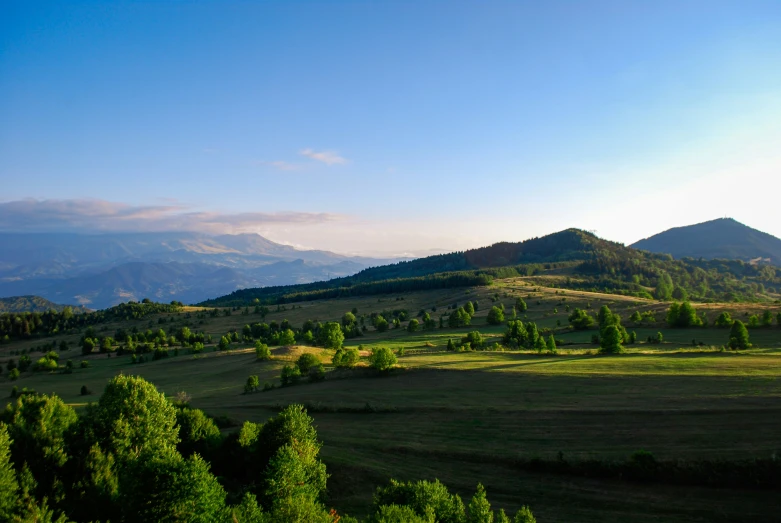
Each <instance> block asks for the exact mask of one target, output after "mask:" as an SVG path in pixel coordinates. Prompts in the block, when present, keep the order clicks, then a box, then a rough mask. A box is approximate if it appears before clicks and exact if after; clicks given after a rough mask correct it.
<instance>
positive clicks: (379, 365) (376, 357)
mask: <svg viewBox="0 0 781 523" xmlns="http://www.w3.org/2000/svg"><path fill="white" fill-rule="evenodd" d="M369 365H371V367H372V368H373V369H376V370H378V371H380V372H384V371H387V370H390V369H392V368H393V367H394V366H395V365H396V355H395V354H393V351H392V350H390V349H389V348H387V347H382V348H379V349H372V354H371V356H369Z"/></svg>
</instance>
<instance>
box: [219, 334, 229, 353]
mask: <svg viewBox="0 0 781 523" xmlns="http://www.w3.org/2000/svg"><path fill="white" fill-rule="evenodd" d="M230 346H231V340H230V339H229V338H228V337H227V336H223V337H221V338H220V342H219V349H220V350H228V349H229V348H230Z"/></svg>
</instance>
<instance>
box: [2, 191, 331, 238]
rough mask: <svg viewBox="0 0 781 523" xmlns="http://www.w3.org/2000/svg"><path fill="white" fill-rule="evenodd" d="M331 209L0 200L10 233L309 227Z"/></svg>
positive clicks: (326, 218) (326, 216)
mask: <svg viewBox="0 0 781 523" xmlns="http://www.w3.org/2000/svg"><path fill="white" fill-rule="evenodd" d="M339 219H341V216H340V215H337V214H331V213H309V212H290V211H288V212H240V213H220V212H213V211H197V210H193V209H191V208H189V207H188V206H186V205H182V204H177V205H128V204H124V203H119V202H109V201H106V200H95V199H74V200H35V199H25V200H17V201H11V202H0V230H4V231H11V232H23V231H31V232H65V231H73V232H99V231H105V232H108V231H125V232H129V231H144V232H146V231H200V232H206V233H215V234H221V233H239V232H254V231H256V230H257V229H258V228H260V227H266V226H279V225H313V224H320V223H326V222H333V221H337V220H339Z"/></svg>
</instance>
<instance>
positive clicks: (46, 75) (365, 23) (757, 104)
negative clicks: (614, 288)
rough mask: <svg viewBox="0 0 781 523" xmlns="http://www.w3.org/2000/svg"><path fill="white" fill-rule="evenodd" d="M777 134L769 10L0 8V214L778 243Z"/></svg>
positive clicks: (302, 231) (77, 224)
mask: <svg viewBox="0 0 781 523" xmlns="http://www.w3.org/2000/svg"><path fill="white" fill-rule="evenodd" d="M779 144H781V3H779V2H777V1H769V2H754V1H741V2H738V1H733V2H718V1H712V0H711V1H676V2H639V1H638V2H631V1H614V2H564V1H558V2H557V1H553V2H444V1H443V2H411V1H410V2H401V1H393V2H379V1H378V2H368V1H367V2H338V1H328V2H325V1H324V2H314V1H308V2H240V3H233V2H199V1H189V2H185V1H179V2H162V1H160V2H132V3H131V2H128V3H124V2H110V3H109V2H67V3H65V2H29V1H19V2H11V1H4V2H2V3H0V180H2V191H0V208H2V207H3V206H5V210H6V212H5V215H6V217H5V218H4V219H3V220H0V226H2V227H5V228H14V227H18V228H29V230H44V229H47V230H48V229H51V230H58V229H59V228H62V227H63V226H64V225H67V226H69V227H71V228H75V229H77V230H79V229H84V230H94V229H102V230H130V229H139V230H160V229H167V228H189V229H196V230H205V231H209V232H241V231H257V232H260V233H262V234H264V235H266V236H268V237H269V238H271V239H274V240H276V241H281V242H284V243H291V244H293V245H298V246H302V247H310V248H323V249H330V250H336V251H340V252H351V253H363V254H379V253H383V254H400V253H413V254H424V253H426V252H428V251H430V250H450V249H461V248H466V247H472V246H480V245H485V244H489V243H492V242H495V241H500V240H507V241H517V240H521V239H525V238H528V237H531V236H537V235H543V234H547V233H549V232H554V231H556V230H560V229H563V228H566V227H580V228H584V229H591V230H597V232H598V234H599V235H600V236H603V237H606V238H609V239H613V240H617V241H622V242H626V243H631V242H634V241H636V240H638V239H640V238H642V237H645V236H649V235H651V234H654V233H656V232H659V231H661V230H663V229H666V228H669V227H672V226H676V225H686V224H690V223H696V222H701V221H705V220H708V219H712V218H716V217H722V216H725V215H728V216H732V217H734V218H736V219H738V220H740V221H742V222H744V223H746V224H748V225H751V226H753V227H756V228H759V229H761V230H764V231H767V232H770V233H771V234H775V235H776V236H781V220H780V219H779V217H781V210H780V209H779V196H778V195H779V194H781V182H779V179H780V178H781V176H780V175H781V146H780V145H779ZM30 199H32V200H30ZM96 209H97V210H96ZM10 210H13V212H14V216H19V220H18V222H15V221H14V218H13V216H12V217H10V218H9V217H8V216H7V215H8V214H9V213H10ZM24 213H28V214H30V215H31V216H33V218H31V217H30V216H22V215H23V214H24ZM0 214H1V213H0ZM35 216H37V217H39V219H38V221H37V222H36V220H35V219H34V217H35ZM44 217H45V219H44ZM31 224H32V225H31Z"/></svg>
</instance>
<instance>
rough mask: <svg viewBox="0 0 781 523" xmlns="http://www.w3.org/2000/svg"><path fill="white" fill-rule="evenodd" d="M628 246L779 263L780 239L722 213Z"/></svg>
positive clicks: (683, 254) (681, 255)
mask: <svg viewBox="0 0 781 523" xmlns="http://www.w3.org/2000/svg"><path fill="white" fill-rule="evenodd" d="M632 247H634V248H636V249H642V250H646V251H650V252H659V253H667V254H672V255H673V256H674V257H676V258H708V259H715V258H725V259H737V260H744V261H750V260H756V259H763V260H769V261H770V262H771V263H773V264H776V265H778V264H781V240H779V239H778V238H776V237H775V236H772V235H770V234H767V233H765V232H762V231H758V230H757V229H753V228H751V227H749V226H747V225H744V224H742V223H740V222H739V221H737V220H735V219H734V218H726V217H725V218H717V219H715V220H710V221H707V222H702V223H697V224H694V225H686V226H683V227H674V228H672V229H669V230H667V231H664V232H661V233H659V234H656V235H654V236H651V237H650V238H645V239H643V240H640V241H638V242H637V243H635V244H633V245H632Z"/></svg>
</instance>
